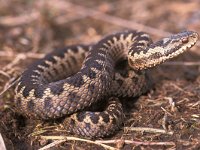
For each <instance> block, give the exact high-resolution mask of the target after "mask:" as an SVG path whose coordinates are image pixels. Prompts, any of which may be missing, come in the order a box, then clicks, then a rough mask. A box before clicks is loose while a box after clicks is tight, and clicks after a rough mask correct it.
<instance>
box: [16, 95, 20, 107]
mask: <svg viewBox="0 0 200 150" xmlns="http://www.w3.org/2000/svg"><path fill="white" fill-rule="evenodd" d="M16 105H17V106H18V107H19V106H21V98H20V97H18V98H17V99H16Z"/></svg>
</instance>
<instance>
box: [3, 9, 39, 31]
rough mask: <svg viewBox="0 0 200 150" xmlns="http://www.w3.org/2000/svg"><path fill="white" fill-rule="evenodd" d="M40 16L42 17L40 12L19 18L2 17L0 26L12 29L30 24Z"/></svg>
mask: <svg viewBox="0 0 200 150" xmlns="http://www.w3.org/2000/svg"><path fill="white" fill-rule="evenodd" d="M39 15H40V13H39V12H30V13H27V14H23V15H21V16H17V17H13V16H5V17H0V25H3V26H9V27H12V26H19V25H23V24H28V23H30V22H32V21H34V20H35V19H37V18H38V17H39Z"/></svg>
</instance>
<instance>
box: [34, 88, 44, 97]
mask: <svg viewBox="0 0 200 150" xmlns="http://www.w3.org/2000/svg"><path fill="white" fill-rule="evenodd" d="M44 90H45V89H44V87H39V88H35V91H34V95H35V97H36V98H42V96H43V94H44Z"/></svg>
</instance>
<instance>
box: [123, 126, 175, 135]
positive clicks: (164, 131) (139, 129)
mask: <svg viewBox="0 0 200 150" xmlns="http://www.w3.org/2000/svg"><path fill="white" fill-rule="evenodd" d="M124 129H125V130H129V131H142V132H150V133H162V134H169V135H173V132H168V131H166V130H163V129H156V128H146V127H124Z"/></svg>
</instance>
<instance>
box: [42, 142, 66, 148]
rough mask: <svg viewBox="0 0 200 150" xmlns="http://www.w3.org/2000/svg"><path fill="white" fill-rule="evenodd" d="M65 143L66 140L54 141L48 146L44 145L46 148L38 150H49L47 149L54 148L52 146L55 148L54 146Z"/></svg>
mask: <svg viewBox="0 0 200 150" xmlns="http://www.w3.org/2000/svg"><path fill="white" fill-rule="evenodd" d="M65 141H66V140H56V141H54V142H52V143H50V144H48V145H46V146H44V147H42V148H40V149H39V150H46V149H49V148H51V147H54V146H56V145H58V144H60V143H63V142H65Z"/></svg>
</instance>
